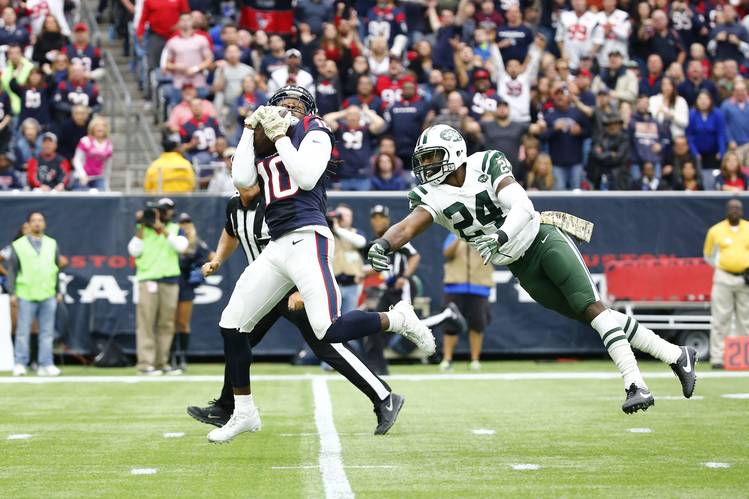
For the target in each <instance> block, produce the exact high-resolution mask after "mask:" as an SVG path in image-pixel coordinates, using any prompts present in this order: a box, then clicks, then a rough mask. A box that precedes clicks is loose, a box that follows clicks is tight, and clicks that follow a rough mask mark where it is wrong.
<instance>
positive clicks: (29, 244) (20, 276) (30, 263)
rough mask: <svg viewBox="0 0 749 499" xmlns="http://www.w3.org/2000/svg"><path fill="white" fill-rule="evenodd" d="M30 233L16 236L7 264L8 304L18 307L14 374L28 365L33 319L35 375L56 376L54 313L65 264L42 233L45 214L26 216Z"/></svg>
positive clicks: (60, 298) (58, 300) (53, 245)
mask: <svg viewBox="0 0 749 499" xmlns="http://www.w3.org/2000/svg"><path fill="white" fill-rule="evenodd" d="M26 221H27V222H28V224H29V234H28V235H27V236H25V237H20V238H18V239H16V240H15V241H14V242H13V244H12V245H11V248H12V251H11V255H10V258H9V265H8V271H9V272H8V274H9V275H8V281H7V283H6V286H7V288H8V291H9V293H10V295H11V304H12V305H14V306H15V305H17V306H18V323H17V325H16V345H15V366H14V368H13V375H14V376H23V375H25V374H26V367H27V366H28V364H29V339H30V336H31V327H32V323H33V322H34V320H37V321H38V323H39V362H38V365H39V367H38V368H37V372H36V373H37V375H38V376H59V375H60V374H61V372H60V369H59V368H57V367H56V366H55V364H54V358H53V351H52V347H53V343H54V332H55V312H56V310H57V303H58V302H60V301H61V300H62V295H60V294H59V291H58V278H57V277H58V273H59V271H60V268H62V267H64V266H65V260H64V258H63V257H62V256H61V255H60V249H59V247H58V246H57V241H55V240H54V239H52V238H51V237H49V236H47V235H46V234H45V230H46V228H47V224H46V220H45V217H44V215H43V214H42V213H40V212H38V211H34V212H31V213H30V214H29V216H28V218H27V219H26Z"/></svg>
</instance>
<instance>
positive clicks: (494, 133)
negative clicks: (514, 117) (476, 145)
mask: <svg viewBox="0 0 749 499" xmlns="http://www.w3.org/2000/svg"><path fill="white" fill-rule="evenodd" d="M479 125H481V135H482V137H483V143H484V148H485V149H496V150H497V151H502V152H503V153H504V154H505V156H507V160H508V161H509V162H510V164H511V165H513V166H514V165H517V164H518V152H519V151H520V142H521V139H522V138H523V135H525V133H526V132H527V131H528V128H529V126H528V124H526V123H519V122H517V121H511V120H510V106H509V105H508V104H507V102H505V101H503V100H501V101H499V103H498V104H497V110H496V112H495V113H488V112H487V113H484V115H483V117H482V119H481V121H480V122H479ZM531 126H532V127H536V125H531ZM534 130H535V128H534Z"/></svg>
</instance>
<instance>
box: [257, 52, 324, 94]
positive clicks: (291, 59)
mask: <svg viewBox="0 0 749 499" xmlns="http://www.w3.org/2000/svg"><path fill="white" fill-rule="evenodd" d="M301 62H302V54H301V52H299V51H298V50H297V49H289V50H287V51H286V64H285V65H284V66H282V67H280V68H278V69H276V70H275V71H273V73H271V75H270V79H269V80H268V92H270V93H271V94H272V93H273V92H275V91H276V90H278V89H279V88H281V87H284V86H286V85H299V86H300V87H304V88H306V89H307V90H309V91H310V92H311V93H312V95H314V94H315V82H314V79H313V78H312V75H311V74H309V73H308V72H307V71H305V70H304V69H302V68H301V67H299V66H300V64H301Z"/></svg>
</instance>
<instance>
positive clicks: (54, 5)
mask: <svg viewBox="0 0 749 499" xmlns="http://www.w3.org/2000/svg"><path fill="white" fill-rule="evenodd" d="M24 8H25V9H26V11H27V12H29V17H30V20H31V35H32V36H35V37H38V36H39V34H40V33H42V32H43V28H44V27H46V26H47V19H48V18H50V17H52V18H54V20H55V21H56V23H57V25H58V26H59V27H60V31H61V32H62V34H63V35H65V36H69V35H70V26H68V22H67V20H66V19H65V10H64V0H28V1H27V2H25V4H24Z"/></svg>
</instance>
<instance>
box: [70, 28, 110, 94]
mask: <svg viewBox="0 0 749 499" xmlns="http://www.w3.org/2000/svg"><path fill="white" fill-rule="evenodd" d="M62 53H63V54H65V55H67V56H68V58H69V59H70V62H71V63H72V64H82V65H83V68H84V69H85V70H86V78H89V79H91V80H99V79H101V77H102V76H104V68H102V67H101V62H100V61H101V54H100V52H99V49H98V47H94V46H92V45H91V43H90V37H89V33H88V25H87V24H86V23H77V24H76V25H75V26H74V27H73V40H72V43H70V44H69V45H67V46H65V47H63V48H62Z"/></svg>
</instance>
